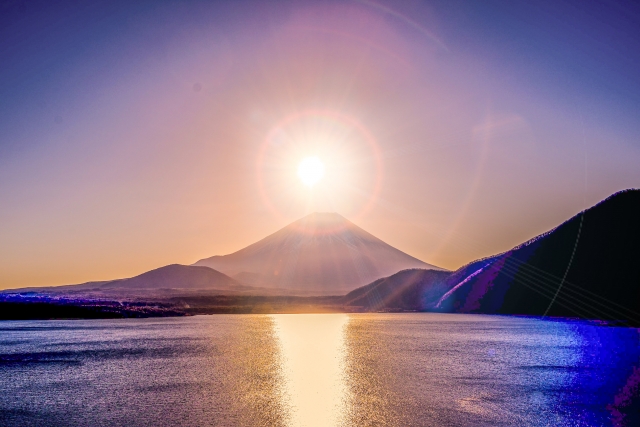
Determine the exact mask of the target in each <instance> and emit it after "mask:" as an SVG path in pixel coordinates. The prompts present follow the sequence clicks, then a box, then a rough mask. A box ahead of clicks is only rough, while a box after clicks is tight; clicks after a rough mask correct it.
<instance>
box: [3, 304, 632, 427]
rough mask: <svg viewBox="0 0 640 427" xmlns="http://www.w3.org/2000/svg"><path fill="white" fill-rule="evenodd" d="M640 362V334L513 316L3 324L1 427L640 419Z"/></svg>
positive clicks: (554, 422)
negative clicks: (639, 401)
mask: <svg viewBox="0 0 640 427" xmlns="http://www.w3.org/2000/svg"><path fill="white" fill-rule="evenodd" d="M636 367H640V336H639V333H638V330H637V329H631V328H614V327H603V326H596V325H593V324H587V323H583V322H568V321H548V320H539V319H526V318H515V317H501V316H477V315H446V314H357V315H352V314H350V315H347V314H317V315H313V314H310V315H246V316H242V315H229V316H226V315H215V316H196V317H189V318H163V319H128V320H86V321H82V320H72V321H71V320H70V321H19V322H0V425H2V426H29V425H34V426H35V425H37V426H54V425H55V426H58V425H60V426H62V425H64V426H67V425H72V426H103V425H104V426H106V425H120V426H125V425H126V426H177V425H180V426H210V425H213V426H254V425H255V426H257V425H260V426H279V425H282V426H332V425H336V426H337V425H344V426H374V425H375V426H384V425H390V426H412V425H415V426H500V425H509V426H513V425H530V426H599V425H616V426H619V425H629V426H631V425H637V424H636V423H638V418H634V417H637V412H633V411H634V410H635V411H637V407H636V408H635V409H634V406H633V405H634V404H637V400H636V399H637V393H638V382H639V380H640V371H635V370H634V369H635V368H636ZM634 396H635V398H634ZM634 414H635V415H634Z"/></svg>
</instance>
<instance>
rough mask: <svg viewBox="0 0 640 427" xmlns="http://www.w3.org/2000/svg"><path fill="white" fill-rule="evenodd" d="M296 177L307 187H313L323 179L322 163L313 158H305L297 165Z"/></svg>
mask: <svg viewBox="0 0 640 427" xmlns="http://www.w3.org/2000/svg"><path fill="white" fill-rule="evenodd" d="M298 177H299V178H300V180H301V181H302V183H303V184H304V185H306V186H307V187H313V186H314V185H315V184H317V183H318V181H320V180H321V179H322V178H323V177H324V163H322V161H321V160H320V159H319V158H317V157H315V156H313V157H305V158H304V159H302V161H301V162H300V164H299V165H298Z"/></svg>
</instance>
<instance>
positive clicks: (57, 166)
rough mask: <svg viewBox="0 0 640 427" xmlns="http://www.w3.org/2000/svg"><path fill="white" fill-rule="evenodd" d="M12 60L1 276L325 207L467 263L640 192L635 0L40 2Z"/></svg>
mask: <svg viewBox="0 0 640 427" xmlns="http://www.w3.org/2000/svg"><path fill="white" fill-rule="evenodd" d="M130 3H135V4H130ZM0 64H2V66H0V201H1V202H0V288H10V287H19V286H20V287H21V286H43V285H58V284H67V283H78V282H82V281H88V280H103V279H112V278H118V277H126V276H131V275H134V274H138V273H141V272H143V271H145V270H148V269H151V268H154V267H158V266H161V265H165V264H169V263H184V264H190V263H193V262H195V261H196V260H198V259H200V258H204V257H207V256H211V255H215V254H227V253H230V252H233V251H236V250H238V249H240V248H242V247H244V246H246V245H248V244H250V243H253V242H255V241H256V240H258V239H260V238H262V237H264V236H266V235H267V234H270V233H272V232H274V231H276V230H277V229H278V228H280V227H282V226H284V225H286V224H288V223H289V222H291V221H293V220H295V219H297V218H300V217H301V216H303V215H305V214H306V213H309V212H312V211H335V212H338V213H340V214H342V215H344V216H345V217H347V218H350V219H351V220H352V221H353V222H355V223H356V224H357V225H359V226H361V227H363V228H364V229H366V230H367V231H369V232H371V233H372V234H374V235H376V236H377V237H379V238H381V239H383V240H385V241H386V242H388V243H389V244H391V245H393V246H395V247H397V248H398V249H400V250H403V251H405V252H407V253H409V254H411V255H413V256H415V257H417V258H420V259H422V260H424V261H426V262H428V263H431V264H435V265H439V266H442V267H445V268H450V269H454V268H457V267H459V266H460V265H462V264H464V263H466V262H469V261H471V260H473V259H476V258H479V257H484V256H488V255H491V254H494V253H497V252H501V251H504V250H507V249H509V248H511V247H512V246H514V245H516V244H518V243H520V242H522V241H524V240H527V239H529V238H531V237H533V236H534V235H536V234H539V233H541V232H544V231H546V230H548V229H549V228H552V227H554V226H556V225H558V224H559V223H560V222H562V221H564V220H566V219H568V218H569V217H570V216H572V215H574V214H576V213H577V212H579V211H580V210H581V209H583V208H585V207H588V206H590V205H592V204H594V203H596V202H598V201H599V200H601V199H603V198H605V197H606V196H608V195H610V194H611V193H613V192H615V191H617V190H621V189H624V188H630V187H639V186H640V167H639V166H638V165H640V140H639V137H638V135H640V6H638V5H637V3H634V2H597V3H596V2H584V1H575V2H560V1H549V2H511V1H487V2H477V1H469V2H464V1H446V2H445V1H442V2H439V1H436V2H419V1H393V2H369V1H335V2H332V1H325V2H305V1H292V2H288V1H282V2H250V1H229V2H217V3H211V2H188V1H186V2H161V1H153V2H147V3H144V2H116V1H108V2H107V1H105V2H102V3H101V2H81V1H69V2H59V3H57V4H55V5H52V4H50V2H44V1H43V2H26V1H19V0H18V1H13V2H2V3H1V4H0ZM305 156H317V157H319V158H321V159H322V160H323V162H324V163H325V166H326V175H325V179H324V180H323V181H321V182H320V183H319V184H318V185H316V186H315V187H313V188H312V189H309V188H308V187H305V186H304V185H302V184H301V182H300V181H299V180H298V178H297V176H296V168H297V165H298V163H299V161H300V160H301V159H302V158H304V157H305Z"/></svg>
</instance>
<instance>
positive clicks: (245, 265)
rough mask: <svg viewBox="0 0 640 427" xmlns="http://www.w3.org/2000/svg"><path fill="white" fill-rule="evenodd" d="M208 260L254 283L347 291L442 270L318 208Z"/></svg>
mask: <svg viewBox="0 0 640 427" xmlns="http://www.w3.org/2000/svg"><path fill="white" fill-rule="evenodd" d="M192 265H194V266H198V265H200V266H207V267H210V268H213V269H215V270H218V271H221V272H223V273H225V274H227V275H229V276H232V277H243V278H244V279H245V280H253V281H252V282H247V283H248V284H251V285H258V286H263V287H270V288H285V289H290V290H291V291H293V292H298V291H301V290H303V289H305V290H307V291H310V290H315V291H317V293H319V294H328V293H333V294H335V293H336V292H343V293H346V292H348V291H351V290H353V289H355V288H357V287H358V286H362V285H364V284H367V283H369V282H371V281H372V280H375V279H377V278H379V277H384V276H388V275H390V274H393V273H395V272H397V271H399V270H403V269H407V268H426V269H433V270H443V269H441V268H439V267H436V266H434V265H431V264H427V263H425V262H423V261H421V260H419V259H417V258H415V257H412V256H410V255H408V254H406V253H404V252H402V251H400V250H399V249H396V248H394V247H392V246H390V245H388V244H387V243H385V242H384V241H382V240H381V239H379V238H377V237H375V236H374V235H372V234H371V233H369V232H367V231H365V230H363V229H362V228H360V227H358V226H357V225H355V224H353V223H352V222H350V221H349V220H347V219H346V218H344V217H342V216H341V215H339V214H337V213H328V212H316V213H312V214H309V215H307V216H305V217H303V218H300V219H299V220H297V221H294V222H293V223H291V224H289V225H287V226H285V227H283V228H281V229H280V230H277V231H276V232H274V233H272V234H270V235H268V236H266V237H264V238H263V239H260V240H259V241H257V242H255V243H253V244H251V245H249V246H247V247H245V248H242V249H240V250H238V251H236V252H233V253H231V254H228V255H217V256H212V257H209V258H204V259H201V260H199V261H197V262H196V263H194V264H192Z"/></svg>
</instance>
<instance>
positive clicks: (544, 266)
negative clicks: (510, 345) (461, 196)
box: [437, 190, 640, 324]
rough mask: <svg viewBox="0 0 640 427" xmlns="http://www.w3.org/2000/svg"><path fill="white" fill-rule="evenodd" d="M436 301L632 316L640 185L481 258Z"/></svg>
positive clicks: (638, 287)
mask: <svg viewBox="0 0 640 427" xmlns="http://www.w3.org/2000/svg"><path fill="white" fill-rule="evenodd" d="M475 273H476V274H475V276H473V277H468V278H467V280H466V281H463V282H460V283H459V284H457V285H456V286H455V287H454V288H453V289H452V290H451V291H450V292H448V293H447V294H445V295H444V296H443V298H442V299H441V301H439V303H438V306H437V308H439V309H442V310H446V311H456V312H478V313H503V314H529V315H545V314H547V315H549V316H576V317H582V318H592V319H603V320H620V321H624V322H629V323H633V324H638V323H640V314H639V313H640V191H639V190H628V191H624V192H620V193H617V194H614V195H613V196H611V197H609V198H608V199H606V200H604V201H603V202H601V203H599V204H598V205H596V206H594V207H592V208H590V209H588V210H586V211H584V212H582V213H580V214H578V215H576V216H575V217H573V218H571V219H570V220H569V221H567V222H565V223H563V224H562V225H560V226H559V227H557V228H556V229H554V230H552V231H550V232H549V233H546V234H544V235H541V236H539V237H538V238H536V239H533V240H532V241H530V242H527V243H525V244H523V245H521V246H519V247H516V248H514V249H512V250H510V251H508V252H506V253H504V254H501V255H499V256H497V257H494V258H491V259H488V260H486V262H484V263H483V265H481V266H480V267H479V269H478V270H476V272H475Z"/></svg>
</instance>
